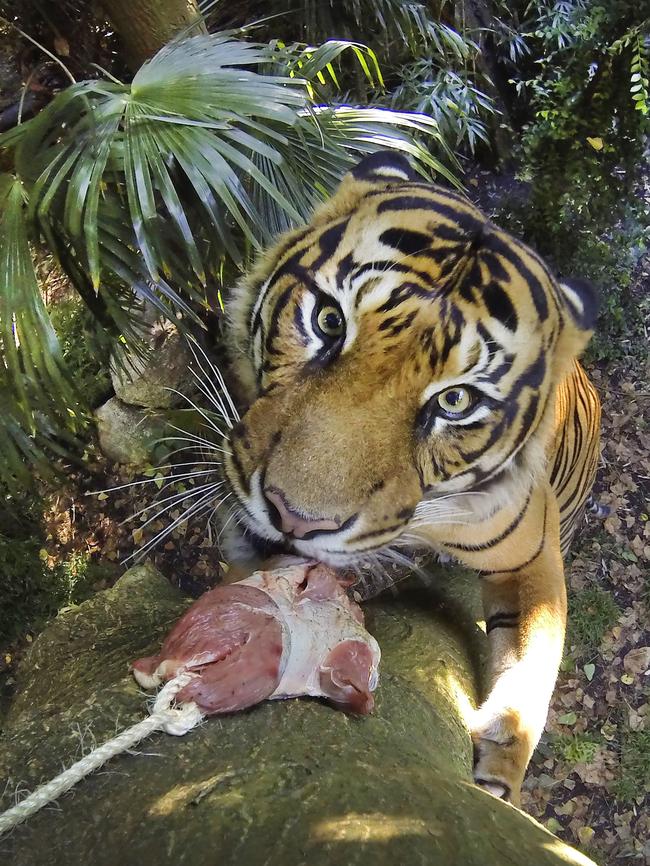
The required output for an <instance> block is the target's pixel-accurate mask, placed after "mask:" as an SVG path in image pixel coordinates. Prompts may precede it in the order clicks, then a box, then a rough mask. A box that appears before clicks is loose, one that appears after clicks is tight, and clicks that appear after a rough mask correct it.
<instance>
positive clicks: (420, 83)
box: [392, 58, 495, 153]
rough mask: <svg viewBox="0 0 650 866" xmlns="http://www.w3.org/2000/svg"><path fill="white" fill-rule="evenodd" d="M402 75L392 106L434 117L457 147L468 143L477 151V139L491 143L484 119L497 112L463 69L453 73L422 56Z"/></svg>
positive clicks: (402, 72)
mask: <svg viewBox="0 0 650 866" xmlns="http://www.w3.org/2000/svg"><path fill="white" fill-rule="evenodd" d="M399 74H400V79H401V83H400V84H399V85H398V86H397V87H396V88H395V90H394V92H393V96H392V103H393V105H395V106H399V107H400V108H404V109H408V110H411V111H418V112H422V113H423V114H427V115H429V116H430V117H433V119H434V120H435V121H436V123H437V124H438V127H439V129H440V132H441V133H442V135H443V136H444V137H445V140H446V141H448V142H449V143H450V144H451V145H452V146H453V147H454V148H456V149H461V148H462V147H463V145H466V146H467V147H468V148H469V150H470V151H471V152H472V153H474V150H475V148H476V144H477V140H481V141H483V142H484V143H485V144H489V139H488V134H487V127H486V121H485V118H486V117H487V116H489V115H491V114H494V112H495V109H494V106H493V103H492V100H491V99H490V97H489V96H487V94H485V93H484V92H483V91H481V90H479V89H478V87H477V86H476V85H475V84H474V83H473V81H472V79H471V77H469V76H468V75H467V73H466V72H465V71H464V70H463V71H461V72H454V71H452V70H450V69H448V68H445V67H441V66H440V65H439V64H438V63H436V62H435V61H434V60H431V59H429V58H423V59H420V60H416V61H415V62H413V63H410V64H407V65H405V66H404V67H402V69H401V70H400V73H399Z"/></svg>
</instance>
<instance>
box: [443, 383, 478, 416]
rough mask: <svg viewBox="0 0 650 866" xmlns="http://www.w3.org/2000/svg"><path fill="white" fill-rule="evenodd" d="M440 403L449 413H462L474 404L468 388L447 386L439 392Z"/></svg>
mask: <svg viewBox="0 0 650 866" xmlns="http://www.w3.org/2000/svg"><path fill="white" fill-rule="evenodd" d="M438 405H439V406H440V408H441V409H442V410H443V411H444V412H446V413H447V414H448V415H462V414H463V412H466V411H467V410H468V409H469V407H470V406H471V405H472V396H471V394H470V392H469V391H468V390H467V388H447V390H446V391H441V393H440V394H438Z"/></svg>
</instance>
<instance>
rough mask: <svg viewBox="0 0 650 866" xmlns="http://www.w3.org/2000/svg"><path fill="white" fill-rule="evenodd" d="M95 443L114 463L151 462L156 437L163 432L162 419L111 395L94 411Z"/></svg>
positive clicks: (159, 436)
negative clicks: (96, 440)
mask: <svg viewBox="0 0 650 866" xmlns="http://www.w3.org/2000/svg"><path fill="white" fill-rule="evenodd" d="M95 419H96V421H97V434H98V436H99V445H100V447H101V449H102V451H103V452H104V454H105V455H106V456H107V457H108V458H109V459H110V460H114V461H115V462H116V463H132V464H135V465H137V466H143V465H144V464H146V463H151V462H152V458H153V457H154V456H155V451H156V448H157V443H158V440H159V439H160V438H161V437H162V436H164V435H165V430H166V421H165V419H164V417H163V416H162V415H160V414H158V415H156V414H153V413H151V412H149V411H146V410H144V409H136V408H135V407H133V406H126V405H125V404H124V403H122V401H121V400H118V398H117V397H112V398H111V399H110V400H108V401H107V402H106V403H104V405H103V406H100V407H99V409H97V410H96V411H95Z"/></svg>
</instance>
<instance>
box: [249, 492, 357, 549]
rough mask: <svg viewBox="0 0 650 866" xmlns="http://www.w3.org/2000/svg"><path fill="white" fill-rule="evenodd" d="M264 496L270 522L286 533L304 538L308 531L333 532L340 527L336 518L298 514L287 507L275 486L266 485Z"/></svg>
mask: <svg viewBox="0 0 650 866" xmlns="http://www.w3.org/2000/svg"><path fill="white" fill-rule="evenodd" d="M264 496H265V498H266V502H267V506H268V510H269V516H270V518H271V523H272V524H273V525H274V526H275V528H276V529H279V530H280V532H284V533H285V534H286V535H293V536H294V538H305V537H306V536H307V535H308V534H309V533H310V532H334V531H335V530H337V529H340V526H341V524H340V523H339V522H338V521H337V520H325V519H320V518H314V517H303V516H302V515H301V514H298V513H297V512H296V511H294V510H293V509H292V508H290V507H289V505H288V504H287V500H286V497H285V495H284V493H283V492H282V491H281V490H279V489H278V488H277V487H266V488H265V489H264Z"/></svg>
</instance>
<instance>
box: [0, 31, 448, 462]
mask: <svg viewBox="0 0 650 866" xmlns="http://www.w3.org/2000/svg"><path fill="white" fill-rule="evenodd" d="M348 49H350V50H351V51H352V52H353V54H354V56H355V57H356V58H357V61H358V62H360V63H361V66H362V68H363V69H364V71H365V72H366V73H367V74H368V76H369V77H370V78H371V80H372V81H373V82H374V83H377V82H378V81H380V73H379V72H378V67H377V65H376V59H374V55H372V54H371V53H368V52H365V51H364V50H363V49H362V47H360V46H356V45H355V46H350V45H349V44H346V43H343V42H336V43H331V44H326V45H325V46H321V47H319V48H307V47H306V46H292V47H291V48H285V47H281V48H280V46H279V45H278V44H277V43H275V44H272V45H270V46H269V45H256V44H252V43H248V42H243V41H240V40H235V39H233V38H232V37H230V36H229V35H228V34H215V35H201V36H194V37H190V38H185V39H183V40H180V41H175V42H172V43H171V44H169V45H168V46H166V47H164V48H163V49H162V50H161V51H160V52H158V54H156V55H155V57H153V58H152V59H151V60H150V61H149V62H147V63H145V64H144V65H143V66H142V68H141V69H140V70H139V71H138V72H137V73H136V75H135V77H134V78H133V81H132V82H131V83H130V84H122V83H120V82H116V81H113V80H111V81H86V82H81V83H77V84H74V85H72V86H70V87H69V88H67V89H66V90H65V91H63V92H61V93H60V94H58V96H57V97H56V98H55V99H54V100H53V101H52V102H51V103H50V104H49V105H48V106H47V107H46V108H45V109H44V110H42V111H41V112H40V114H38V115H37V116H36V117H35V118H34V119H32V120H30V121H28V122H26V123H24V124H21V125H20V126H18V127H17V128H16V129H14V130H12V131H10V132H8V133H5V134H4V135H2V136H0V148H6V149H7V150H8V151H9V152H10V153H11V155H12V157H13V163H14V169H15V176H14V177H10V176H7V178H6V179H5V180H4V181H3V186H2V201H1V204H0V207H1V209H2V221H3V223H2V225H3V228H4V229H5V231H4V232H3V238H4V240H3V242H2V244H1V245H0V280H2V299H1V302H0V303H1V306H0V328H1V332H2V335H1V340H2V367H1V368H0V388H2V389H3V390H4V391H5V392H6V394H7V404H6V405H9V406H15V407H16V409H17V411H16V412H14V414H13V415H12V416H11V417H12V418H13V419H14V422H15V423H14V424H13V427H12V429H13V430H14V431H17V430H21V431H24V433H25V435H28V436H29V437H31V439H30V441H31V442H32V443H33V444H34V445H35V446H37V445H38V442H42V441H43V433H44V431H45V432H46V433H47V432H48V431H49V434H50V435H49V440H48V441H49V444H50V445H51V444H52V443H53V442H55V441H56V439H55V438H53V437H56V436H58V435H59V434H61V433H62V432H63V431H66V430H67V431H71V430H74V429H75V427H76V426H78V420H79V418H80V415H79V410H78V408H77V409H73V408H71V407H73V406H75V405H76V402H75V395H74V390H73V388H72V387H71V385H70V382H69V379H68V378H67V377H66V371H65V368H64V365H63V363H62V361H61V358H60V352H59V350H58V345H57V341H56V335H55V334H54V332H53V329H52V327H51V324H49V319H48V316H47V311H46V309H45V307H44V305H43V302H42V300H41V298H40V294H39V288H38V283H37V281H36V278H35V275H34V271H33V267H32V262H31V253H30V247H29V242H30V240H31V241H33V242H37V241H40V240H44V241H45V243H46V245H47V246H48V247H49V248H50V250H51V251H52V252H54V253H55V255H56V256H57V258H58V259H59V261H60V263H61V265H62V266H63V268H64V270H65V272H66V273H67V274H68V276H69V277H70V279H71V280H72V282H73V284H74V286H75V288H76V289H77V290H78V291H79V293H80V294H81V296H82V297H83V298H84V300H85V301H86V303H87V304H88V305H89V307H90V308H91V309H92V310H93V312H94V313H95V315H96V317H97V319H98V322H99V325H100V326H101V327H102V328H103V329H104V331H105V332H106V333H107V334H112V335H113V336H120V337H121V338H122V339H124V340H126V342H127V343H128V344H130V345H132V346H134V347H136V346H137V345H138V339H139V330H138V321H137V316H136V315H134V308H137V304H138V302H141V301H142V300H147V301H148V302H150V303H153V304H154V305H155V306H156V307H157V308H158V310H159V311H160V312H161V314H163V315H167V316H175V315H176V313H178V312H179V311H180V313H181V314H182V317H183V321H187V320H189V319H194V320H195V321H198V317H197V311H199V310H200V309H201V307H206V306H207V304H208V301H207V297H208V293H207V291H206V288H207V287H208V286H209V285H210V284H212V285H214V284H215V283H216V282H217V279H218V274H220V273H221V272H222V270H223V267H224V263H225V264H226V265H227V266H228V267H229V268H230V269H231V270H232V268H236V267H238V266H240V265H241V264H242V263H243V262H245V261H246V259H247V258H248V256H249V254H250V252H251V251H252V250H255V249H258V248H260V247H262V246H264V245H265V244H266V243H268V241H269V240H270V238H271V236H272V235H273V234H275V233H276V232H277V231H279V230H282V229H284V228H287V227H289V226H291V225H293V224H295V223H297V222H299V221H301V220H304V219H305V218H306V217H307V216H308V215H309V212H310V210H311V209H312V208H313V205H314V204H315V203H316V202H317V200H319V199H322V198H324V197H326V196H327V195H328V193H329V192H330V191H331V190H332V189H333V188H334V187H335V185H336V184H337V183H338V181H339V179H340V177H341V175H342V174H343V173H344V172H345V171H346V170H347V169H348V168H349V167H350V165H351V164H352V163H353V162H354V160H355V158H357V157H358V155H359V154H362V153H367V152H370V151H372V150H376V149H379V148H386V147H393V148H397V149H399V150H402V151H404V152H406V153H409V154H410V155H412V156H413V157H414V159H415V161H416V164H418V165H419V166H420V167H421V168H422V170H423V171H424V172H425V173H427V172H438V173H441V174H442V175H444V176H445V177H446V178H448V179H449V180H451V181H452V182H453V181H454V176H453V174H452V173H451V171H450V170H449V168H448V166H449V165H453V164H454V163H453V156H452V154H451V152H450V151H449V150H448V148H447V147H446V145H445V142H444V140H443V138H442V136H441V135H440V131H439V129H438V127H437V125H436V123H435V122H434V121H432V120H431V119H428V118H425V117H423V116H418V115H413V114H406V113H399V112H391V111H388V110H379V109H369V108H351V107H347V106H339V107H333V108H326V107H322V106H317V105H315V103H314V100H315V93H316V85H318V83H322V79H323V74H324V72H327V74H328V76H329V79H330V80H334V81H335V80H336V76H335V68H334V64H335V63H336V62H337V61H338V59H339V58H340V57H341V55H342V53H343V52H345V51H346V50H348ZM362 61H363V62H362ZM298 74H300V77H298ZM305 76H309V78H306V77H305ZM430 149H434V150H435V151H437V152H438V153H439V154H441V155H442V157H443V160H444V161H443V160H440V159H438V158H437V157H434V156H433V155H432V153H431V150H430ZM18 410H19V411H18ZM37 418H40V419H46V420H47V424H39V423H38V422H37ZM71 419H72V420H71ZM12 435H13V436H14V438H13V440H12V441H13V442H14V446H15V451H16V454H22V455H24V456H30V455H28V454H27V451H28V449H27V447H26V445H25V442H24V441H23V440H20V438H19V437H17V434H16V433H15V432H14V434H11V433H10V432H9V426H8V423H7V424H4V425H0V437H2V440H3V441H7V440H8V439H10V438H11V436H12ZM3 441H0V448H1V447H2V445H3ZM31 456H33V455H31ZM14 462H15V461H14ZM3 473H4V469H3V466H2V465H0V476H1V475H2V474H3Z"/></svg>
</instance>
